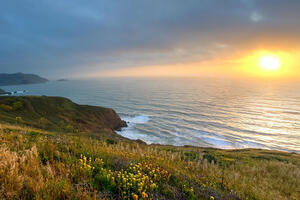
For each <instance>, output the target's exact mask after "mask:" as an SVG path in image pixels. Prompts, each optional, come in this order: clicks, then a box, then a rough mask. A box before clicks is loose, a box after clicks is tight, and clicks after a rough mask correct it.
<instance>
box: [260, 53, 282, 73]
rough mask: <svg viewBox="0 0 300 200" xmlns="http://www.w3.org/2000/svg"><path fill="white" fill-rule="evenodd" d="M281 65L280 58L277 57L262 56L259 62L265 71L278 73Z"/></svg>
mask: <svg viewBox="0 0 300 200" xmlns="http://www.w3.org/2000/svg"><path fill="white" fill-rule="evenodd" d="M280 65H281V63H280V58H279V57H275V56H262V57H261V58H260V61H259V66H260V67H261V68H262V69H263V70H265V71H277V70H278V69H279V68H280Z"/></svg>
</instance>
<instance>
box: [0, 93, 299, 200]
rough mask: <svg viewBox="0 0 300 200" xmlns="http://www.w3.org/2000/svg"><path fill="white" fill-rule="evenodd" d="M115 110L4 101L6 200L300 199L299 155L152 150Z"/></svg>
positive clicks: (1, 176)
mask: <svg viewBox="0 0 300 200" xmlns="http://www.w3.org/2000/svg"><path fill="white" fill-rule="evenodd" d="M125 125H126V124H125V122H123V121H122V120H121V119H120V118H119V116H118V115H117V114H116V113H115V112H114V111H113V110H112V109H109V108H102V107H94V106H86V105H78V104H75V103H73V102H71V101H70V100H68V99H65V98H61V97H30V96H28V97H0V199H120V200H121V199H133V200H138V199H139V200H146V199H162V200H168V199H176V200H177V199H178V200H181V199H190V200H199V199H207V200H214V199H226V200H229V199H236V200H238V199H264V200H268V199H270V200H271V199H283V200H285V199H286V200H287V199H295V200H296V199H299V197H300V191H299V188H298V186H299V185H300V173H299V171H300V155H299V154H296V153H286V152H280V151H270V150H260V149H240V150H238V149H236V150H221V149H213V148H200V147H190V146H185V147H175V146H168V145H154V144H153V145H146V144H144V143H141V142H136V141H131V140H126V139H124V138H122V137H120V136H118V135H117V134H115V133H114V131H113V130H114V129H119V128H120V127H122V126H125Z"/></svg>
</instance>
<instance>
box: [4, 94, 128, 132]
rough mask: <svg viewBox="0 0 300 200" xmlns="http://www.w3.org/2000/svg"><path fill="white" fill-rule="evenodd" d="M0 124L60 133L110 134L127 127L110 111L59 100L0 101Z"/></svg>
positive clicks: (35, 97) (41, 98)
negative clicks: (19, 125)
mask: <svg viewBox="0 0 300 200" xmlns="http://www.w3.org/2000/svg"><path fill="white" fill-rule="evenodd" d="M0 122H6V123H13V124H16V123H17V124H23V125H27V126H32V127H36V128H41V129H45V130H55V131H62V132H103V131H107V132H112V130H119V129H120V128H121V127H123V126H126V123H125V122H124V121H122V120H121V119H120V117H119V116H118V115H117V114H116V112H115V111H114V110H113V109H109V108H103V107H96V106H87V105H78V104H75V103H73V102H72V101H70V100H69V99H66V98H62V97H46V96H40V97H38V96H22V97H11V96H10V97H7V96H2V97H0Z"/></svg>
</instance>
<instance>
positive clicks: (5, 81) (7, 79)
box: [0, 73, 48, 86]
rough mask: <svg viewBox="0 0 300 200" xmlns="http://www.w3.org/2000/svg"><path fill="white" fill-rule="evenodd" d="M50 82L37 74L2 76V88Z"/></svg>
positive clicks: (0, 75) (0, 76) (0, 79)
mask: <svg viewBox="0 0 300 200" xmlns="http://www.w3.org/2000/svg"><path fill="white" fill-rule="evenodd" d="M47 81H48V80H47V79H45V78H42V77H40V76H38V75H35V74H23V73H16V74H4V73H3V74H0V86H5V85H23V84H36V83H45V82H47Z"/></svg>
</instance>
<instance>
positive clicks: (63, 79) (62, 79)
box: [57, 78, 69, 81]
mask: <svg viewBox="0 0 300 200" xmlns="http://www.w3.org/2000/svg"><path fill="white" fill-rule="evenodd" d="M57 81H69V80H68V79H66V78H61V79H58V80H57Z"/></svg>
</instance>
